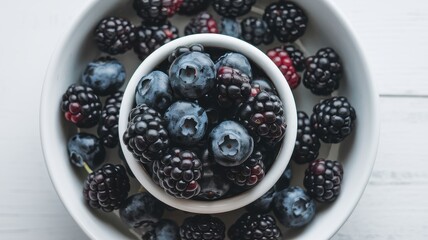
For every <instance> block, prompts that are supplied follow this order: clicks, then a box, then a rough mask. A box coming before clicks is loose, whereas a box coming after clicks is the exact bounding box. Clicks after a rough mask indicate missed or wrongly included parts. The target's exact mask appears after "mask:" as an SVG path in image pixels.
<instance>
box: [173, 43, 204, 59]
mask: <svg viewBox="0 0 428 240" xmlns="http://www.w3.org/2000/svg"><path fill="white" fill-rule="evenodd" d="M204 51H205V49H204V46H203V45H202V44H192V45H190V46H180V47H177V48H176V49H175V50H174V51H173V52H172V53H171V55H169V57H168V62H169V63H173V62H174V61H175V59H177V58H178V57H180V56H181V55H183V54H186V53H189V52H201V53H203V52H204Z"/></svg>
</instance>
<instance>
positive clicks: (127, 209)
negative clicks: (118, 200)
mask: <svg viewBox="0 0 428 240" xmlns="http://www.w3.org/2000/svg"><path fill="white" fill-rule="evenodd" d="M163 212H164V204H163V203H162V202H160V201H159V200H157V199H156V198H155V197H153V196H152V195H150V194H149V193H146V192H142V193H136V194H134V195H132V196H130V197H128V198H127V199H126V200H125V201H124V203H123V205H122V207H121V208H120V210H119V216H120V219H121V220H122V222H123V223H124V224H125V225H127V226H128V227H129V228H139V227H141V226H143V225H144V224H154V223H157V222H158V221H159V220H160V218H161V217H162V215H163Z"/></svg>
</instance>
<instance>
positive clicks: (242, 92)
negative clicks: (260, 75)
mask: <svg viewBox="0 0 428 240" xmlns="http://www.w3.org/2000/svg"><path fill="white" fill-rule="evenodd" d="M217 92H218V96H217V100H218V102H219V104H220V106H221V107H223V108H234V107H239V106H240V105H241V104H242V103H243V102H245V101H246V100H247V99H248V98H249V97H250V93H251V84H250V78H249V77H248V76H247V75H246V74H245V73H242V72H241V71H239V70H238V69H233V68H230V67H220V68H219V69H218V71H217Z"/></svg>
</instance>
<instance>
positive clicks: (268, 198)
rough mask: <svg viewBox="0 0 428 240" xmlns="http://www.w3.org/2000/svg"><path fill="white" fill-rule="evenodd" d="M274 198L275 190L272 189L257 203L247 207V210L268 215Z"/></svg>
mask: <svg viewBox="0 0 428 240" xmlns="http://www.w3.org/2000/svg"><path fill="white" fill-rule="evenodd" d="M274 196H275V190H274V188H271V189H269V191H267V192H266V193H265V194H263V196H261V197H259V198H258V199H257V200H256V201H254V202H252V203H250V204H249V205H247V206H245V209H247V211H248V212H251V213H268V212H270V210H271V209H272V200H273V197H274Z"/></svg>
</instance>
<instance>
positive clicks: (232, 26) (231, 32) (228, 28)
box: [221, 18, 241, 38]
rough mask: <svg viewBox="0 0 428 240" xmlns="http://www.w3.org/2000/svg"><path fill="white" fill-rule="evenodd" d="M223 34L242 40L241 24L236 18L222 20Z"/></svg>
mask: <svg viewBox="0 0 428 240" xmlns="http://www.w3.org/2000/svg"><path fill="white" fill-rule="evenodd" d="M221 34H223V35H227V36H231V37H235V38H240V37H241V24H240V23H239V21H238V20H236V19H235V18H222V19H221Z"/></svg>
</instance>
